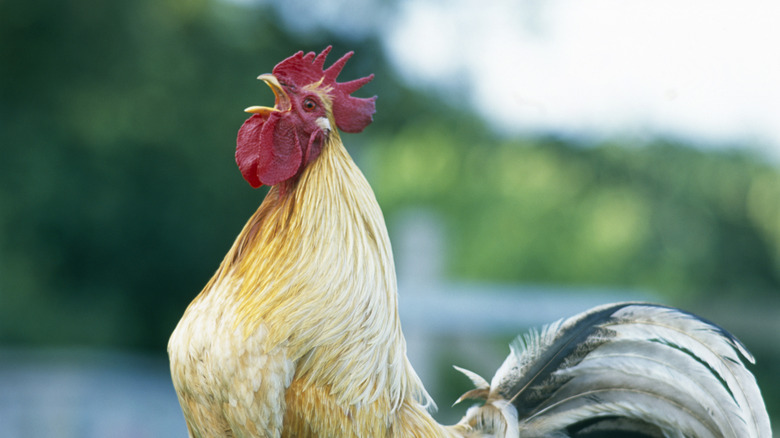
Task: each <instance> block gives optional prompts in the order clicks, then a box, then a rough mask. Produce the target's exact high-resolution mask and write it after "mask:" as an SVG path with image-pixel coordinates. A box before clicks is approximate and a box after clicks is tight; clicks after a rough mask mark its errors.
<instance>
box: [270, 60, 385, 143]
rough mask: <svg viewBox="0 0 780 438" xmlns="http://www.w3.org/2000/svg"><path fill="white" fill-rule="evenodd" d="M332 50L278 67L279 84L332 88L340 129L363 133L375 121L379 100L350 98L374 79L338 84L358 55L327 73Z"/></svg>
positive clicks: (367, 78) (337, 63)
mask: <svg viewBox="0 0 780 438" xmlns="http://www.w3.org/2000/svg"><path fill="white" fill-rule="evenodd" d="M330 49H331V46H328V47H326V48H325V50H323V51H322V53H320V54H319V55H315V54H314V52H309V53H307V54H305V55H304V54H303V51H301V52H298V53H296V54H295V55H292V56H290V57H289V58H287V59H285V60H284V61H282V62H280V63H279V64H276V67H274V70H273V74H274V76H276V78H277V79H279V82H281V83H282V84H283V85H285V86H288V87H291V88H301V87H303V86H305V85H308V84H312V83H315V82H318V81H319V80H320V79H322V85H323V86H329V87H331V91H330V95H331V98H332V99H333V117H334V118H335V119H336V126H338V127H339V129H341V130H342V131H344V132H360V131H362V130H363V129H364V128H365V127H366V126H368V124H369V123H371V122H372V121H373V115H374V113H375V112H376V96H374V97H369V98H360V97H352V96H350V94H352V93H354V92H355V91H357V90H358V89H359V88H360V87H362V86H363V85H365V84H367V83H368V82H370V81H371V80H372V79H374V75H373V74H371V75H368V76H366V77H364V78H360V79H355V80H354V81H349V82H336V77H338V75H339V73H341V69H343V68H344V65H345V64H346V63H347V60H349V58H350V57H351V56H352V55H353V54H354V52H348V53H347V54H346V55H344V56H342V57H341V58H339V60H338V61H336V62H334V63H333V65H331V66H330V67H328V68H327V69H325V70H323V67H324V66H325V58H326V57H327V56H328V53H329V52H330Z"/></svg>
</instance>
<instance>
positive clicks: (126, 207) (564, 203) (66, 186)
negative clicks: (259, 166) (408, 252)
mask: <svg viewBox="0 0 780 438" xmlns="http://www.w3.org/2000/svg"><path fill="white" fill-rule="evenodd" d="M281 22H282V21H281V18H280V16H279V15H278V14H277V13H276V11H275V10H274V9H273V8H272V7H271V6H263V5H260V6H247V5H241V4H238V3H229V2H220V1H216V0H214V1H210V0H193V1H186V2H185V1H177V0H137V1H133V2H99V1H92V0H68V1H55V0H41V1H38V2H26V3H25V2H10V1H2V2H0V148H2V149H0V150H1V152H0V154H1V155H0V343H2V344H14V343H15V344H22V343H31V344H37V345H55V344H82V345H117V346H122V347H134V348H151V349H154V350H157V351H160V350H162V349H163V348H164V345H165V342H166V341H167V337H168V335H169V333H170V332H171V330H172V329H173V327H174V325H175V324H176V322H177V320H178V318H179V317H180V315H181V313H182V312H183V310H184V308H185V307H186V305H187V304H188V303H189V301H190V300H191V299H192V298H193V297H194V296H195V294H197V292H198V291H199V290H200V288H201V287H202V286H203V285H204V284H205V283H206V282H207V281H208V279H209V277H210V275H211V274H212V273H213V271H214V269H216V267H217V265H218V264H219V262H220V260H221V258H222V256H223V255H224V253H225V252H226V250H227V249H228V248H229V246H230V244H231V243H232V239H233V238H234V237H235V235H236V234H237V233H238V231H239V230H240V229H241V227H242V225H243V223H244V221H245V220H246V219H247V218H248V217H249V215H250V214H251V213H252V212H253V211H254V209H255V208H256V207H257V205H259V203H260V201H261V199H262V196H263V194H264V191H263V190H260V191H253V190H251V189H250V188H249V186H248V185H247V184H246V183H245V182H244V181H243V180H242V179H241V176H240V173H239V172H238V170H237V169H236V167H235V163H234V161H233V151H234V147H235V145H234V136H235V133H236V131H237V129H238V128H239V126H240V125H241V123H242V122H243V120H244V119H245V118H246V115H245V114H244V113H242V112H241V109H242V108H244V107H246V106H249V105H253V104H269V103H270V102H271V100H272V99H273V96H272V94H271V92H270V90H268V89H267V87H265V86H263V85H262V84H260V83H257V82H256V81H254V77H256V76H257V75H258V74H260V73H263V72H266V71H269V70H270V69H271V68H272V67H273V65H275V64H276V63H277V62H278V61H280V60H281V59H283V58H285V57H287V56H289V55H290V54H292V53H294V52H295V51H297V50H301V49H303V50H321V49H322V48H323V47H324V46H326V45H327V44H333V45H334V46H335V47H334V53H335V54H340V53H344V52H346V51H347V50H355V51H356V52H357V53H358V56H355V57H354V58H353V59H352V60H351V61H350V63H349V64H348V65H347V67H346V69H345V71H344V73H343V74H342V75H343V76H342V77H343V78H355V77H359V76H364V75H365V74H367V73H368V72H374V73H376V79H375V80H374V82H372V83H371V84H369V85H368V86H366V87H365V89H364V90H363V91H361V92H359V93H363V94H361V95H372V94H378V95H379V101H378V113H377V116H376V118H375V123H374V125H372V126H371V127H370V128H368V129H367V130H366V132H365V133H363V134H360V135H347V136H345V142H346V143H347V146H348V147H349V148H350V150H351V151H352V152H353V154H354V155H355V156H356V158H357V159H358V161H359V163H360V164H361V166H362V167H363V168H364V169H365V170H366V173H367V174H368V177H369V180H370V181H371V182H372V184H373V186H374V188H375V190H376V192H377V196H378V198H379V200H380V203H381V204H382V206H383V208H384V210H385V212H386V214H387V215H388V217H390V218H392V217H393V216H394V215H395V213H396V212H398V211H401V210H404V209H408V208H414V207H424V208H430V209H433V210H435V211H437V212H439V213H441V217H442V218H443V219H444V221H445V226H446V228H447V230H448V238H449V239H448V241H449V244H450V249H451V250H452V253H453V254H454V255H453V256H452V258H451V260H450V266H449V270H450V273H451V274H452V275H453V276H456V277H462V278H464V277H465V278H480V279H489V280H493V281H507V282H508V281H511V282H545V283H555V284H561V283H566V284H572V285H608V286H615V287H630V288H643V289H649V290H652V291H655V292H658V293H661V294H665V295H666V296H667V298H668V299H669V301H670V302H673V303H677V304H680V303H685V302H694V301H702V300H709V301H712V300H717V299H719V298H721V297H722V298H724V299H725V298H729V299H731V300H732V301H733V300H734V299H741V300H745V301H749V300H755V299H762V300H763V299H771V300H774V301H771V302H773V303H777V294H778V291H779V290H780V170H778V168H777V167H776V166H775V165H772V164H768V163H767V162H765V161H763V160H762V159H761V158H760V157H756V156H753V155H751V154H750V153H747V152H735V151H733V150H729V149H720V150H718V151H712V150H708V151H702V150H699V149H694V148H691V147H688V146H686V145H684V144H679V143H677V142H673V141H664V140H656V141H653V142H651V143H650V144H646V145H642V146H633V145H631V144H628V143H629V142H626V141H620V140H614V141H612V142H608V143H603V144H596V145H592V144H591V145H583V144H578V143H577V142H576V141H572V140H569V139H566V138H562V137H561V138H558V137H553V136H550V137H540V138H521V139H506V138H502V137H499V136H497V135H496V134H494V133H492V132H490V131H489V129H488V128H487V127H486V125H485V124H484V123H483V122H482V121H481V120H479V118H478V117H477V116H475V115H474V114H471V113H469V112H468V110H467V108H468V105H465V104H464V105H462V106H453V105H454V104H453V103H452V102H453V101H457V99H455V98H452V97H451V96H450V97H449V98H448V99H446V100H444V99H442V98H441V97H440V96H436V95H432V94H430V93H427V92H425V91H424V90H419V89H414V88H412V87H411V86H410V85H407V84H404V83H402V82H401V81H400V80H399V79H398V77H397V76H396V74H395V73H394V72H393V71H392V69H391V68H390V67H389V65H388V63H387V61H386V60H385V59H384V58H383V54H382V49H381V44H380V41H379V36H378V35H367V36H364V37H361V38H356V37H349V36H345V35H348V34H345V33H343V32H341V33H338V34H337V33H328V31H326V30H322V29H315V30H312V29H296V28H293V27H289V26H288V27H285V26H283V25H281V24H280V23H281ZM447 102H449V103H447ZM464 110H465V111H464ZM772 351H774V350H772ZM768 354H769V353H768ZM773 354H777V353H776V352H775V353H773ZM774 359H777V360H780V358H777V357H775V358H774ZM769 365H771V363H768V364H767V366H769Z"/></svg>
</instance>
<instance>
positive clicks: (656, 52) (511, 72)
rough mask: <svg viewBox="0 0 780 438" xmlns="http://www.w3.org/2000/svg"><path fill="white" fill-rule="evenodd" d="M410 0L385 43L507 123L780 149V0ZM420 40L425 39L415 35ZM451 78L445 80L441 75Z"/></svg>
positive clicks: (420, 72) (407, 66)
mask: <svg viewBox="0 0 780 438" xmlns="http://www.w3.org/2000/svg"><path fill="white" fill-rule="evenodd" d="M442 5H443V2H441V1H437V0H421V1H420V0H415V1H411V0H409V1H405V2H403V3H402V6H401V8H400V12H399V14H398V16H396V17H395V22H394V23H393V24H391V25H389V26H388V27H387V29H386V31H387V32H388V33H389V39H388V42H387V46H388V49H389V53H390V54H391V56H392V58H393V59H394V60H395V62H396V63H397V65H398V67H399V70H401V71H402V72H403V74H404V75H405V76H406V77H407V78H408V79H409V80H412V81H425V82H429V83H430V84H431V85H432V86H437V85H438V86H442V87H444V88H447V87H448V86H450V85H451V84H453V83H455V84H464V83H465V84H469V85H470V88H469V96H470V98H471V101H472V102H471V103H472V104H473V105H475V106H476V107H477V108H478V109H479V111H480V112H481V113H482V114H483V115H485V117H486V119H488V120H490V121H491V122H493V123H494V125H495V126H497V127H499V128H500V129H502V130H505V131H507V132H510V133H522V132H528V131H531V132H533V131H551V130H552V131H558V130H563V131H568V132H571V133H574V134H580V135H585V136H594V135H595V136H597V137H600V136H604V135H610V134H613V135H614V134H617V135H621V136H636V137H639V138H641V137H643V136H647V135H650V134H656V133H660V134H662V135H671V136H681V137H683V138H686V139H690V138H692V139H694V140H696V141H698V142H699V143H702V144H716V143H719V144H723V143H751V145H752V146H751V147H757V148H759V149H762V150H763V151H764V152H765V153H767V154H768V155H769V156H771V157H772V159H774V160H777V159H780V47H778V43H779V42H780V26H778V22H779V20H780V3H778V2H753V1H748V2H725V1H714V2H713V1H705V0H686V1H682V2H681V1H674V0H648V1H645V0H632V1H630V2H626V1H620V0H591V1H574V0H552V1H537V0H531V1H521V2H518V1H512V0H497V1H491V2H485V1H480V0H455V1H453V2H447V7H442ZM421 41H424V44H421V43H419V42H421ZM443 78H444V79H445V81H442V79H443Z"/></svg>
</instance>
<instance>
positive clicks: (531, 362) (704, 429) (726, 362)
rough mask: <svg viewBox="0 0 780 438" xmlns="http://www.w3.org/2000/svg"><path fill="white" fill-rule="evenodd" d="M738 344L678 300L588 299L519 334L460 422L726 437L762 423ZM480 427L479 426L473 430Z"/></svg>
mask: <svg viewBox="0 0 780 438" xmlns="http://www.w3.org/2000/svg"><path fill="white" fill-rule="evenodd" d="M740 356H742V357H744V358H745V359H747V360H748V361H750V362H751V363H753V361H754V360H753V357H752V355H751V354H750V353H749V352H748V351H747V349H746V348H745V346H744V345H742V343H741V342H740V341H739V340H737V339H736V338H735V337H734V336H732V335H731V334H730V333H728V332H726V331H725V330H724V329H722V328H720V327H718V326H716V325H714V324H712V323H710V322H709V321H706V320H703V319H701V318H699V317H697V316H695V315H692V314H690V313H686V312H683V311H681V310H678V309H674V308H670V307H666V306H660V305H654V304H645V303H619V304H610V305H606V306H601V307H596V308H594V309H592V310H589V311H587V312H584V313H581V314H579V315H576V316H574V317H572V318H569V319H566V320H561V321H558V322H556V323H553V324H551V325H549V326H547V327H545V328H544V329H543V330H542V331H541V332H531V333H530V334H527V335H525V336H524V337H519V338H517V339H516V340H515V342H514V343H513V344H512V345H511V353H510V354H509V357H508V358H507V359H506V361H504V363H503V365H501V367H500V368H499V370H498V371H497V372H496V375H495V377H493V381H492V382H490V383H488V382H487V381H486V380H485V379H483V378H482V377H480V376H478V375H477V374H475V373H472V372H470V371H467V370H463V369H460V368H459V370H460V371H461V372H463V373H464V374H466V376H468V377H469V378H470V379H471V380H472V382H474V385H475V386H476V388H475V389H474V390H472V391H469V392H467V393H466V394H464V395H463V397H461V398H460V399H459V400H458V401H461V400H463V399H481V400H483V401H484V404H482V405H481V406H475V407H473V408H471V409H469V411H468V413H467V414H466V416H465V417H464V418H463V420H462V421H461V424H462V425H464V426H467V427H468V428H470V429H472V430H479V431H481V432H482V433H487V435H488V436H495V437H523V438H526V437H540V438H541V437H588V438H591V437H617V436H620V437H700V438H704V437H724V438H726V437H733V438H753V437H755V438H767V437H771V435H772V432H771V429H770V425H769V416H768V415H767V412H766V408H765V407H764V402H763V399H762V398H761V393H760V391H759V389H758V386H757V384H756V380H755V378H754V377H753V375H752V374H751V373H750V371H748V370H747V368H745V366H744V365H743V363H742V360H741V359H740ZM482 436H484V435H482Z"/></svg>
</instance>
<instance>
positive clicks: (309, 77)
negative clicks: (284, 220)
mask: <svg viewBox="0 0 780 438" xmlns="http://www.w3.org/2000/svg"><path fill="white" fill-rule="evenodd" d="M330 49H331V47H330V46H329V47H327V48H326V49H325V50H323V51H322V53H320V54H319V55H315V54H314V52H309V53H307V54H305V55H304V54H303V52H298V53H296V54H295V55H292V56H290V57H289V58H287V59H285V60H284V61H282V62H280V63H279V64H277V65H276V67H274V69H273V72H272V73H266V74H262V75H260V76H259V77H258V79H261V80H263V81H264V82H265V83H266V84H268V86H270V87H271V90H273V92H274V95H275V96H276V98H275V103H274V106H273V108H269V107H265V106H251V107H249V108H247V109H246V110H245V111H246V112H249V113H252V114H253V116H252V117H250V118H249V119H248V120H247V121H246V122H244V125H243V126H241V129H239V131H238V138H237V139H236V145H237V147H236V163H238V168H239V169H240V170H241V174H242V175H243V176H244V179H246V180H247V182H249V184H250V185H251V186H252V187H260V186H261V185H264V184H265V185H275V184H278V183H280V182H283V181H287V180H288V179H290V178H292V177H294V176H296V175H298V174H299V173H300V172H301V170H303V168H304V167H306V165H308V164H309V163H311V162H312V161H313V160H314V159H316V158H317V157H318V156H319V154H320V152H321V151H322V148H323V146H324V145H325V140H326V139H327V138H328V136H329V135H331V132H332V131H333V129H334V125H335V126H336V127H338V128H339V129H341V130H342V131H344V132H360V131H362V130H363V129H364V128H365V127H366V126H368V125H369V124H370V123H371V121H372V120H373V114H374V112H375V110H376V104H375V101H376V96H374V97H371V98H358V97H353V96H350V94H352V93H353V92H355V91H357V90H358V89H359V88H360V87H362V86H363V85H365V84H366V83H368V82H369V81H371V79H373V78H374V75H373V74H372V75H369V76H367V77H364V78H360V79H355V80H353V81H349V82H343V83H339V82H336V77H337V76H338V75H339V73H340V72H341V69H342V68H343V67H344V64H346V63H347V60H348V59H349V58H350V57H351V56H352V54H353V52H349V53H347V54H346V55H344V56H342V57H341V58H340V59H339V60H338V61H336V62H335V63H333V65H331V66H330V67H328V68H327V69H323V67H324V65H325V58H326V57H327V56H328V52H330Z"/></svg>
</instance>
